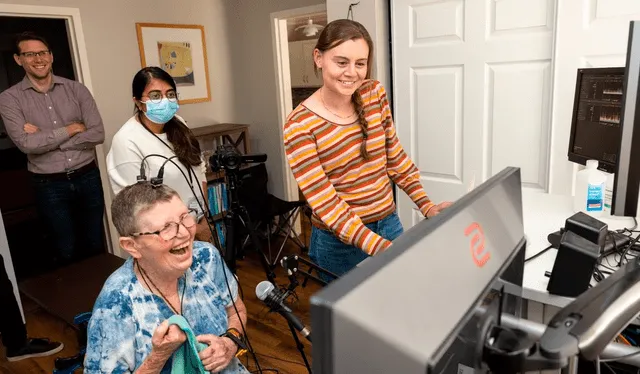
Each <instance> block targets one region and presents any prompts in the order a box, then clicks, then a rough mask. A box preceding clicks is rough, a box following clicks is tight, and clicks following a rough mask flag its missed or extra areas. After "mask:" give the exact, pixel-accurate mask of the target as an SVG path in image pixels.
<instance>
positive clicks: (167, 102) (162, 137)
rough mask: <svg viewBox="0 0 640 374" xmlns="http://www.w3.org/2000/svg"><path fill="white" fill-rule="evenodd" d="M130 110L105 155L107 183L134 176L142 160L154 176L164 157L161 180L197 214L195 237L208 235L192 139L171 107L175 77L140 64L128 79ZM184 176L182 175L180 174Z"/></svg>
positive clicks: (118, 185)
mask: <svg viewBox="0 0 640 374" xmlns="http://www.w3.org/2000/svg"><path fill="white" fill-rule="evenodd" d="M131 86H132V87H131V88H132V93H133V102H134V104H135V113H134V115H133V116H132V117H131V118H129V120H128V121H127V122H126V123H125V124H124V125H123V126H122V127H121V128H120V130H118V132H117V133H116V134H115V135H114V137H113V141H112V143H111V149H110V150H109V153H108V155H107V168H108V174H109V180H110V182H111V188H112V189H113V192H114V194H117V193H118V192H120V190H122V189H123V188H124V187H126V186H129V185H131V184H134V183H136V182H137V178H138V176H139V175H140V164H141V162H142V160H143V159H144V158H145V156H149V155H152V154H156V155H161V156H164V157H166V158H170V157H173V159H172V160H171V161H169V162H166V163H165V161H166V159H165V158H164V157H158V156H149V157H147V158H146V159H145V160H144V165H145V175H146V177H147V180H149V179H150V178H153V177H156V176H157V174H158V170H159V169H160V167H161V166H162V164H163V163H164V164H165V166H164V175H163V183H164V184H166V185H167V186H169V187H171V188H173V189H174V190H176V191H177V192H178V194H179V195H180V197H181V198H182V200H183V202H184V203H185V205H186V206H187V207H188V208H189V209H194V210H196V211H197V212H198V217H199V219H200V220H201V221H200V223H199V224H198V229H197V232H196V237H197V238H198V239H199V240H205V241H209V239H210V235H211V233H210V231H209V228H208V226H207V224H206V222H205V221H204V220H202V217H203V216H204V213H205V212H206V205H205V204H206V199H205V198H204V197H203V194H202V193H201V191H202V192H203V193H204V195H205V196H206V188H207V180H206V177H205V172H206V170H205V162H204V161H203V160H202V155H201V151H200V146H199V144H198V141H197V139H196V138H195V137H194V136H193V134H192V133H191V130H189V128H188V127H187V125H186V123H185V121H184V120H183V119H182V118H181V117H180V116H178V115H177V114H176V113H177V111H178V108H179V104H178V95H177V89H176V83H175V81H174V80H173V78H172V77H171V76H170V75H169V74H168V73H167V72H166V71H164V70H162V69H160V68H159V67H156V66H150V67H146V68H143V69H142V70H140V71H139V72H138V73H137V74H136V75H135V76H134V77H133V82H132V85H131ZM185 177H186V178H185Z"/></svg>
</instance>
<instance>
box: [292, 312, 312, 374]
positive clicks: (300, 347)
mask: <svg viewBox="0 0 640 374" xmlns="http://www.w3.org/2000/svg"><path fill="white" fill-rule="evenodd" d="M287 324H288V325H289V330H291V335H293V340H295V342H296V348H298V351H299V352H300V355H301V356H302V360H303V361H304V366H306V368H307V371H308V372H309V374H312V373H313V372H312V371H311V365H310V364H309V360H308V359H307V355H306V354H305V353H304V344H302V342H301V341H300V338H299V337H298V334H297V333H296V330H295V329H294V328H293V325H292V324H291V322H289V321H287Z"/></svg>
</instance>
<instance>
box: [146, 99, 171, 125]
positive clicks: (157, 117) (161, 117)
mask: <svg viewBox="0 0 640 374" xmlns="http://www.w3.org/2000/svg"><path fill="white" fill-rule="evenodd" d="M144 104H146V105H147V111H146V112H144V115H145V117H147V118H148V119H149V120H151V122H154V123H159V124H163V125H164V124H165V123H167V122H169V121H170V120H171V118H173V116H175V115H176V113H177V112H178V108H179V107H180V105H178V102H177V101H169V99H167V98H166V97H163V98H162V100H160V102H158V103H154V102H152V101H151V100H147V101H146V102H144Z"/></svg>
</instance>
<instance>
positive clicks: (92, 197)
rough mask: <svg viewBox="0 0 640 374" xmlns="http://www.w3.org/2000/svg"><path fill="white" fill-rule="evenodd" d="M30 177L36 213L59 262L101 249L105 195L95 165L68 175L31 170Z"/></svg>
mask: <svg viewBox="0 0 640 374" xmlns="http://www.w3.org/2000/svg"><path fill="white" fill-rule="evenodd" d="M31 180H32V182H33V186H34V190H35V196H36V204H37V207H38V214H39V215H40V217H41V220H42V221H43V224H44V226H45V230H46V232H47V233H48V234H49V236H50V237H51V238H52V239H53V242H52V244H53V245H52V246H53V247H54V248H55V250H56V252H57V259H58V260H59V261H60V262H61V263H62V264H64V263H67V262H69V261H71V260H74V259H77V258H83V257H87V256H91V255H94V254H97V253H100V252H103V251H104V244H105V243H104V228H103V218H104V195H103V191H102V181H101V179H100V171H99V170H98V168H97V167H96V168H94V169H91V170H89V171H87V172H85V173H83V174H81V175H77V176H74V175H72V176H71V177H69V178H67V179H51V178H49V177H46V176H43V175H39V174H32V176H31ZM80 247H82V249H80Z"/></svg>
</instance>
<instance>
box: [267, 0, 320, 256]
mask: <svg viewBox="0 0 640 374" xmlns="http://www.w3.org/2000/svg"><path fill="white" fill-rule="evenodd" d="M271 21H272V22H271V24H272V38H273V48H274V55H275V57H276V64H275V66H276V89H277V97H278V116H279V123H281V124H284V123H285V121H286V118H287V116H288V115H289V113H291V111H292V110H293V109H294V108H295V107H297V106H298V105H299V104H300V103H302V102H303V101H304V100H306V99H307V98H308V97H309V96H311V94H313V93H314V92H315V91H316V90H317V89H318V88H320V87H321V86H322V77H321V76H317V75H316V74H315V72H314V69H313V67H314V64H313V50H314V48H315V46H316V42H317V40H318V36H319V35H320V32H321V31H322V28H323V27H324V26H326V25H327V8H326V5H325V4H320V5H314V6H309V7H304V8H297V9H290V10H286V11H282V12H277V13H272V14H271ZM279 129H280V143H281V144H282V143H283V132H282V126H280V127H279ZM282 163H283V168H284V170H285V199H286V200H289V201H297V200H304V196H302V193H301V192H300V190H299V188H298V183H297V182H296V180H295V178H294V176H293V174H292V173H291V169H290V168H289V163H288V161H287V158H286V155H285V154H284V152H283V159H282ZM294 229H295V230H296V231H298V232H301V233H302V236H303V239H304V241H305V244H306V245H309V240H310V233H311V222H310V220H309V215H301V218H300V219H299V220H298V222H296V223H295V226H294Z"/></svg>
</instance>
